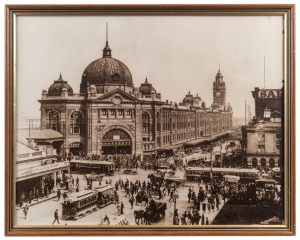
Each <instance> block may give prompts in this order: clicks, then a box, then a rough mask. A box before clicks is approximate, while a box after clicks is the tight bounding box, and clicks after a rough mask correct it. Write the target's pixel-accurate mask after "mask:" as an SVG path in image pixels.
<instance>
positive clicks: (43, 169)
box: [16, 161, 69, 182]
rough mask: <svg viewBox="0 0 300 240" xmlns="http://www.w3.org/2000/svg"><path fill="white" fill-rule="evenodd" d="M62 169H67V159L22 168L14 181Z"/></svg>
mask: <svg viewBox="0 0 300 240" xmlns="http://www.w3.org/2000/svg"><path fill="white" fill-rule="evenodd" d="M62 170H69V162H68V161H64V162H57V163H52V164H47V165H43V166H38V167H33V168H29V169H22V170H20V171H18V172H17V178H16V181H17V182H19V181H23V180H26V179H30V178H35V177H40V176H44V175H46V174H51V173H55V172H57V171H62Z"/></svg>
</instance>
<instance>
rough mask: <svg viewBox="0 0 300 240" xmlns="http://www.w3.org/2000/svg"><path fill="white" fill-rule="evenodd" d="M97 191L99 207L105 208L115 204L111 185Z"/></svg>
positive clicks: (97, 188) (100, 187)
mask: <svg viewBox="0 0 300 240" xmlns="http://www.w3.org/2000/svg"><path fill="white" fill-rule="evenodd" d="M94 189H95V190H96V191H97V207H98V208H103V207H105V206H107V205H109V204H111V203H113V202H114V188H113V186H111V185H105V186H99V187H96V188H94Z"/></svg>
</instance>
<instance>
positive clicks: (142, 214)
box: [133, 210, 145, 225]
mask: <svg viewBox="0 0 300 240" xmlns="http://www.w3.org/2000/svg"><path fill="white" fill-rule="evenodd" d="M133 214H134V219H135V222H136V224H137V225H140V219H141V224H142V223H143V220H144V219H145V218H144V217H145V211H144V210H138V211H137V210H136V211H134V212H133Z"/></svg>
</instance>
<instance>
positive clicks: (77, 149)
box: [70, 142, 83, 156]
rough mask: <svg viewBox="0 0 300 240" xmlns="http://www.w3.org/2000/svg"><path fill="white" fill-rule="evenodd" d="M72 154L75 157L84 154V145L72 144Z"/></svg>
mask: <svg viewBox="0 0 300 240" xmlns="http://www.w3.org/2000/svg"><path fill="white" fill-rule="evenodd" d="M70 153H72V154H73V155H74V156H79V155H80V154H81V153H83V144H82V143H80V142H72V143H71V144H70Z"/></svg>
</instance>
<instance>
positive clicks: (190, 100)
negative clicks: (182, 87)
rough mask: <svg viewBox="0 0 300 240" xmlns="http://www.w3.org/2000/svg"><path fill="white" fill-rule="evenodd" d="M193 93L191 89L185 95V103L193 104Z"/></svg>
mask: <svg viewBox="0 0 300 240" xmlns="http://www.w3.org/2000/svg"><path fill="white" fill-rule="evenodd" d="M193 98H194V97H193V95H192V94H191V91H189V93H188V94H187V95H186V96H185V97H184V99H183V103H184V104H192V103H193Z"/></svg>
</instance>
